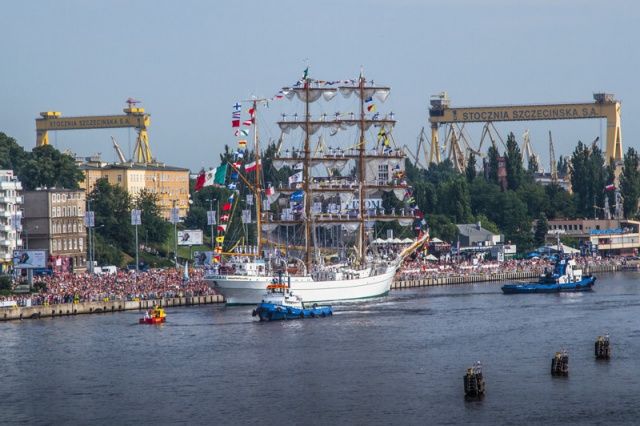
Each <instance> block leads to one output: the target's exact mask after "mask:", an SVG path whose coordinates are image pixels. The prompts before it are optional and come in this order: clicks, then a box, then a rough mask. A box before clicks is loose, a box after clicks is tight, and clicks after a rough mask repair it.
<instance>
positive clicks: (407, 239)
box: [402, 238, 413, 244]
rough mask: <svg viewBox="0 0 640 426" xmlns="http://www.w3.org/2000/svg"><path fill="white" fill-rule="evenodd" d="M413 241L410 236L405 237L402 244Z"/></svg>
mask: <svg viewBox="0 0 640 426" xmlns="http://www.w3.org/2000/svg"><path fill="white" fill-rule="evenodd" d="M412 242H413V240H412V239H411V238H405V239H404V240H402V243H403V244H411V243H412Z"/></svg>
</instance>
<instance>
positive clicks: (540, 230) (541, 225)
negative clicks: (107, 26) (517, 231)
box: [533, 213, 549, 247]
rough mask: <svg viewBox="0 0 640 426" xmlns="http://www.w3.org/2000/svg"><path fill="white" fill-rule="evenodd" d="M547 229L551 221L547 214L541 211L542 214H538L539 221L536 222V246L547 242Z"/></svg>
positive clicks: (534, 239) (534, 241) (534, 238)
mask: <svg viewBox="0 0 640 426" xmlns="http://www.w3.org/2000/svg"><path fill="white" fill-rule="evenodd" d="M547 231H549V222H548V221H547V216H545V214H544V213H540V216H538V221H537V222H536V231H535V234H534V236H533V243H534V244H535V245H536V247H539V246H543V245H544V244H545V238H546V236H547Z"/></svg>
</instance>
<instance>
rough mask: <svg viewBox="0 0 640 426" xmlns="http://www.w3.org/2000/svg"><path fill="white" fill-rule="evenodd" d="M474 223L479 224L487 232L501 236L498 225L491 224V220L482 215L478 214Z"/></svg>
mask: <svg viewBox="0 0 640 426" xmlns="http://www.w3.org/2000/svg"><path fill="white" fill-rule="evenodd" d="M475 221H476V222H480V226H482V227H483V228H484V229H486V230H487V231H489V232H492V233H494V234H496V235H499V234H501V233H502V232H501V231H500V228H498V225H496V224H495V223H493V222H492V221H491V220H489V218H488V217H486V216H485V215H483V214H482V213H480V214H478V215H477V216H476V220H475Z"/></svg>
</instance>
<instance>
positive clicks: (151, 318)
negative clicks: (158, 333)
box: [140, 306, 167, 324]
mask: <svg viewBox="0 0 640 426" xmlns="http://www.w3.org/2000/svg"><path fill="white" fill-rule="evenodd" d="M166 318H167V314H165V312H164V309H162V308H161V307H159V306H155V307H154V308H153V309H149V310H148V311H147V312H145V313H144V318H140V324H160V323H163V322H165V321H166Z"/></svg>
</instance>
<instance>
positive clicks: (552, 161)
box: [549, 130, 558, 183]
mask: <svg viewBox="0 0 640 426" xmlns="http://www.w3.org/2000/svg"><path fill="white" fill-rule="evenodd" d="M549 163H550V164H549V165H550V167H551V181H552V182H553V183H558V168H557V166H556V153H555V151H554V149H553V139H551V130H549Z"/></svg>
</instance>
